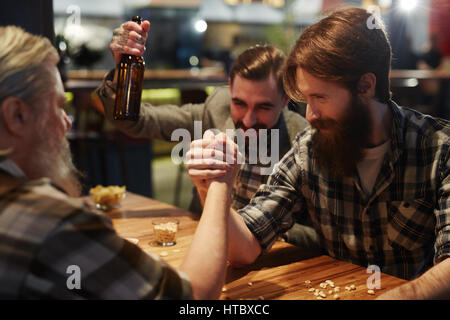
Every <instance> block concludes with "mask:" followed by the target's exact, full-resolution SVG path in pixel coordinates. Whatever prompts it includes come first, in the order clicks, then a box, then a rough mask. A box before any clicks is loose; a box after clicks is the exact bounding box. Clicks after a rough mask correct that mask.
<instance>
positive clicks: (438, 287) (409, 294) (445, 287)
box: [379, 258, 450, 300]
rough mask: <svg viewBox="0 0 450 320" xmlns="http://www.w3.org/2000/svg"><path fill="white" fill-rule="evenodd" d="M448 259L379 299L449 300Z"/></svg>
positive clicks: (449, 267) (449, 277)
mask: <svg viewBox="0 0 450 320" xmlns="http://www.w3.org/2000/svg"><path fill="white" fill-rule="evenodd" d="M448 279H450V259H449V258H447V259H445V260H444V261H442V262H440V263H439V264H437V265H435V266H434V267H432V268H431V269H430V270H428V271H427V272H425V273H424V274H423V275H422V276H420V277H419V278H417V279H414V280H412V281H410V282H408V283H405V284H404V285H401V286H399V287H397V288H395V289H392V290H390V291H388V292H387V293H385V294H383V295H381V296H380V297H379V299H381V300H383V299H393V300H424V299H450V284H449V281H448Z"/></svg>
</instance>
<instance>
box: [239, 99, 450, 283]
mask: <svg viewBox="0 0 450 320" xmlns="http://www.w3.org/2000/svg"><path fill="white" fill-rule="evenodd" d="M389 106H390V109H391V111H392V114H393V119H394V120H393V129H392V135H391V149H390V150H388V152H387V154H386V155H385V158H384V162H383V164H382V167H381V169H380V172H379V174H378V177H377V180H376V182H375V186H374V189H373V191H372V194H371V195H370V196H367V195H366V194H365V193H364V191H363V189H362V188H361V183H360V181H359V177H358V176H354V177H345V178H337V177H335V176H332V175H330V174H328V173H327V172H325V171H323V170H320V169H319V167H318V164H317V162H316V161H315V160H314V159H313V158H311V135H312V130H311V129H310V128H308V129H306V130H305V131H303V132H302V133H301V134H300V135H299V136H298V137H297V139H296V141H295V143H294V145H293V148H292V149H291V150H290V151H289V152H288V153H287V154H286V155H285V156H284V157H283V159H282V160H281V161H280V163H279V164H278V168H277V169H276V171H275V172H274V174H272V175H271V176H270V177H269V179H268V181H267V184H265V185H263V186H261V187H260V188H259V190H258V191H257V193H256V194H255V196H254V198H253V199H252V200H251V202H250V204H249V205H248V206H246V207H245V208H243V209H241V210H239V213H240V214H241V215H242V216H243V217H244V220H245V221H246V223H247V225H248V227H249V228H250V230H251V231H252V232H253V233H254V235H255V236H256V238H257V239H258V240H259V241H260V244H261V246H262V248H263V249H265V250H266V249H267V248H269V247H270V246H271V245H272V244H273V242H274V241H275V240H276V238H277V237H278V236H279V235H281V234H282V233H283V232H285V231H286V230H287V229H288V228H289V227H290V226H291V225H292V223H293V218H292V212H293V207H294V205H295V204H297V205H298V204H299V205H300V208H301V209H300V210H301V212H302V213H303V214H309V215H310V217H311V220H312V222H313V225H314V228H315V230H316V232H317V235H318V239H319V242H320V245H321V247H322V248H323V249H325V250H326V252H327V253H328V254H329V255H330V256H332V257H335V258H338V259H342V260H345V261H349V262H351V263H355V264H358V265H362V266H367V265H378V266H379V267H380V268H381V271H382V272H385V273H388V274H391V275H394V276H397V277H401V278H406V279H410V278H413V277H414V276H417V275H419V274H420V273H422V272H424V271H425V270H426V269H427V268H429V267H431V266H432V265H433V263H437V262H439V261H441V260H442V259H444V258H446V257H448V256H450V198H449V193H450V170H449V156H450V155H449V152H450V149H449V146H450V141H449V134H450V123H449V122H448V121H445V120H442V119H437V118H433V117H430V116H427V115H423V114H420V113H418V112H416V111H413V110H410V109H407V108H401V107H399V106H397V105H396V104H395V103H394V102H390V103H389Z"/></svg>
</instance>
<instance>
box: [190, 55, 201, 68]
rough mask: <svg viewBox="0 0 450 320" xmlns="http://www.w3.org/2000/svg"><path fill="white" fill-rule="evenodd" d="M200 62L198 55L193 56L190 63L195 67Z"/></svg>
mask: <svg viewBox="0 0 450 320" xmlns="http://www.w3.org/2000/svg"><path fill="white" fill-rule="evenodd" d="M199 62H200V61H199V60H198V57H197V56H191V57H190V58H189V64H190V65H191V66H193V67H195V66H197V65H198V63H199Z"/></svg>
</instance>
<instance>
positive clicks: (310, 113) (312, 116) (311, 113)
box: [306, 103, 320, 122]
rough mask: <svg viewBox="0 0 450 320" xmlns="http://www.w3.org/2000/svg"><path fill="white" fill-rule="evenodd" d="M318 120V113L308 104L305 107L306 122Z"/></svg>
mask: <svg viewBox="0 0 450 320" xmlns="http://www.w3.org/2000/svg"><path fill="white" fill-rule="evenodd" d="M318 119H320V112H319V110H317V109H316V108H314V106H313V105H312V104H310V103H308V104H307V105H306V121H308V122H311V121H314V120H318Z"/></svg>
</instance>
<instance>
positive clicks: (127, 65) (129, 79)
mask: <svg viewBox="0 0 450 320" xmlns="http://www.w3.org/2000/svg"><path fill="white" fill-rule="evenodd" d="M131 20H132V21H134V22H137V23H138V24H141V23H142V18H141V17H139V16H134V17H133V18H132V19H131ZM117 69H118V73H119V74H118V77H117V89H116V101H115V105H114V119H115V120H134V121H137V120H138V118H139V110H140V107H141V94H142V80H143V79H144V70H145V61H144V58H142V57H138V56H134V55H131V54H122V56H121V59H120V62H119V64H118V65H117Z"/></svg>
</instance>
